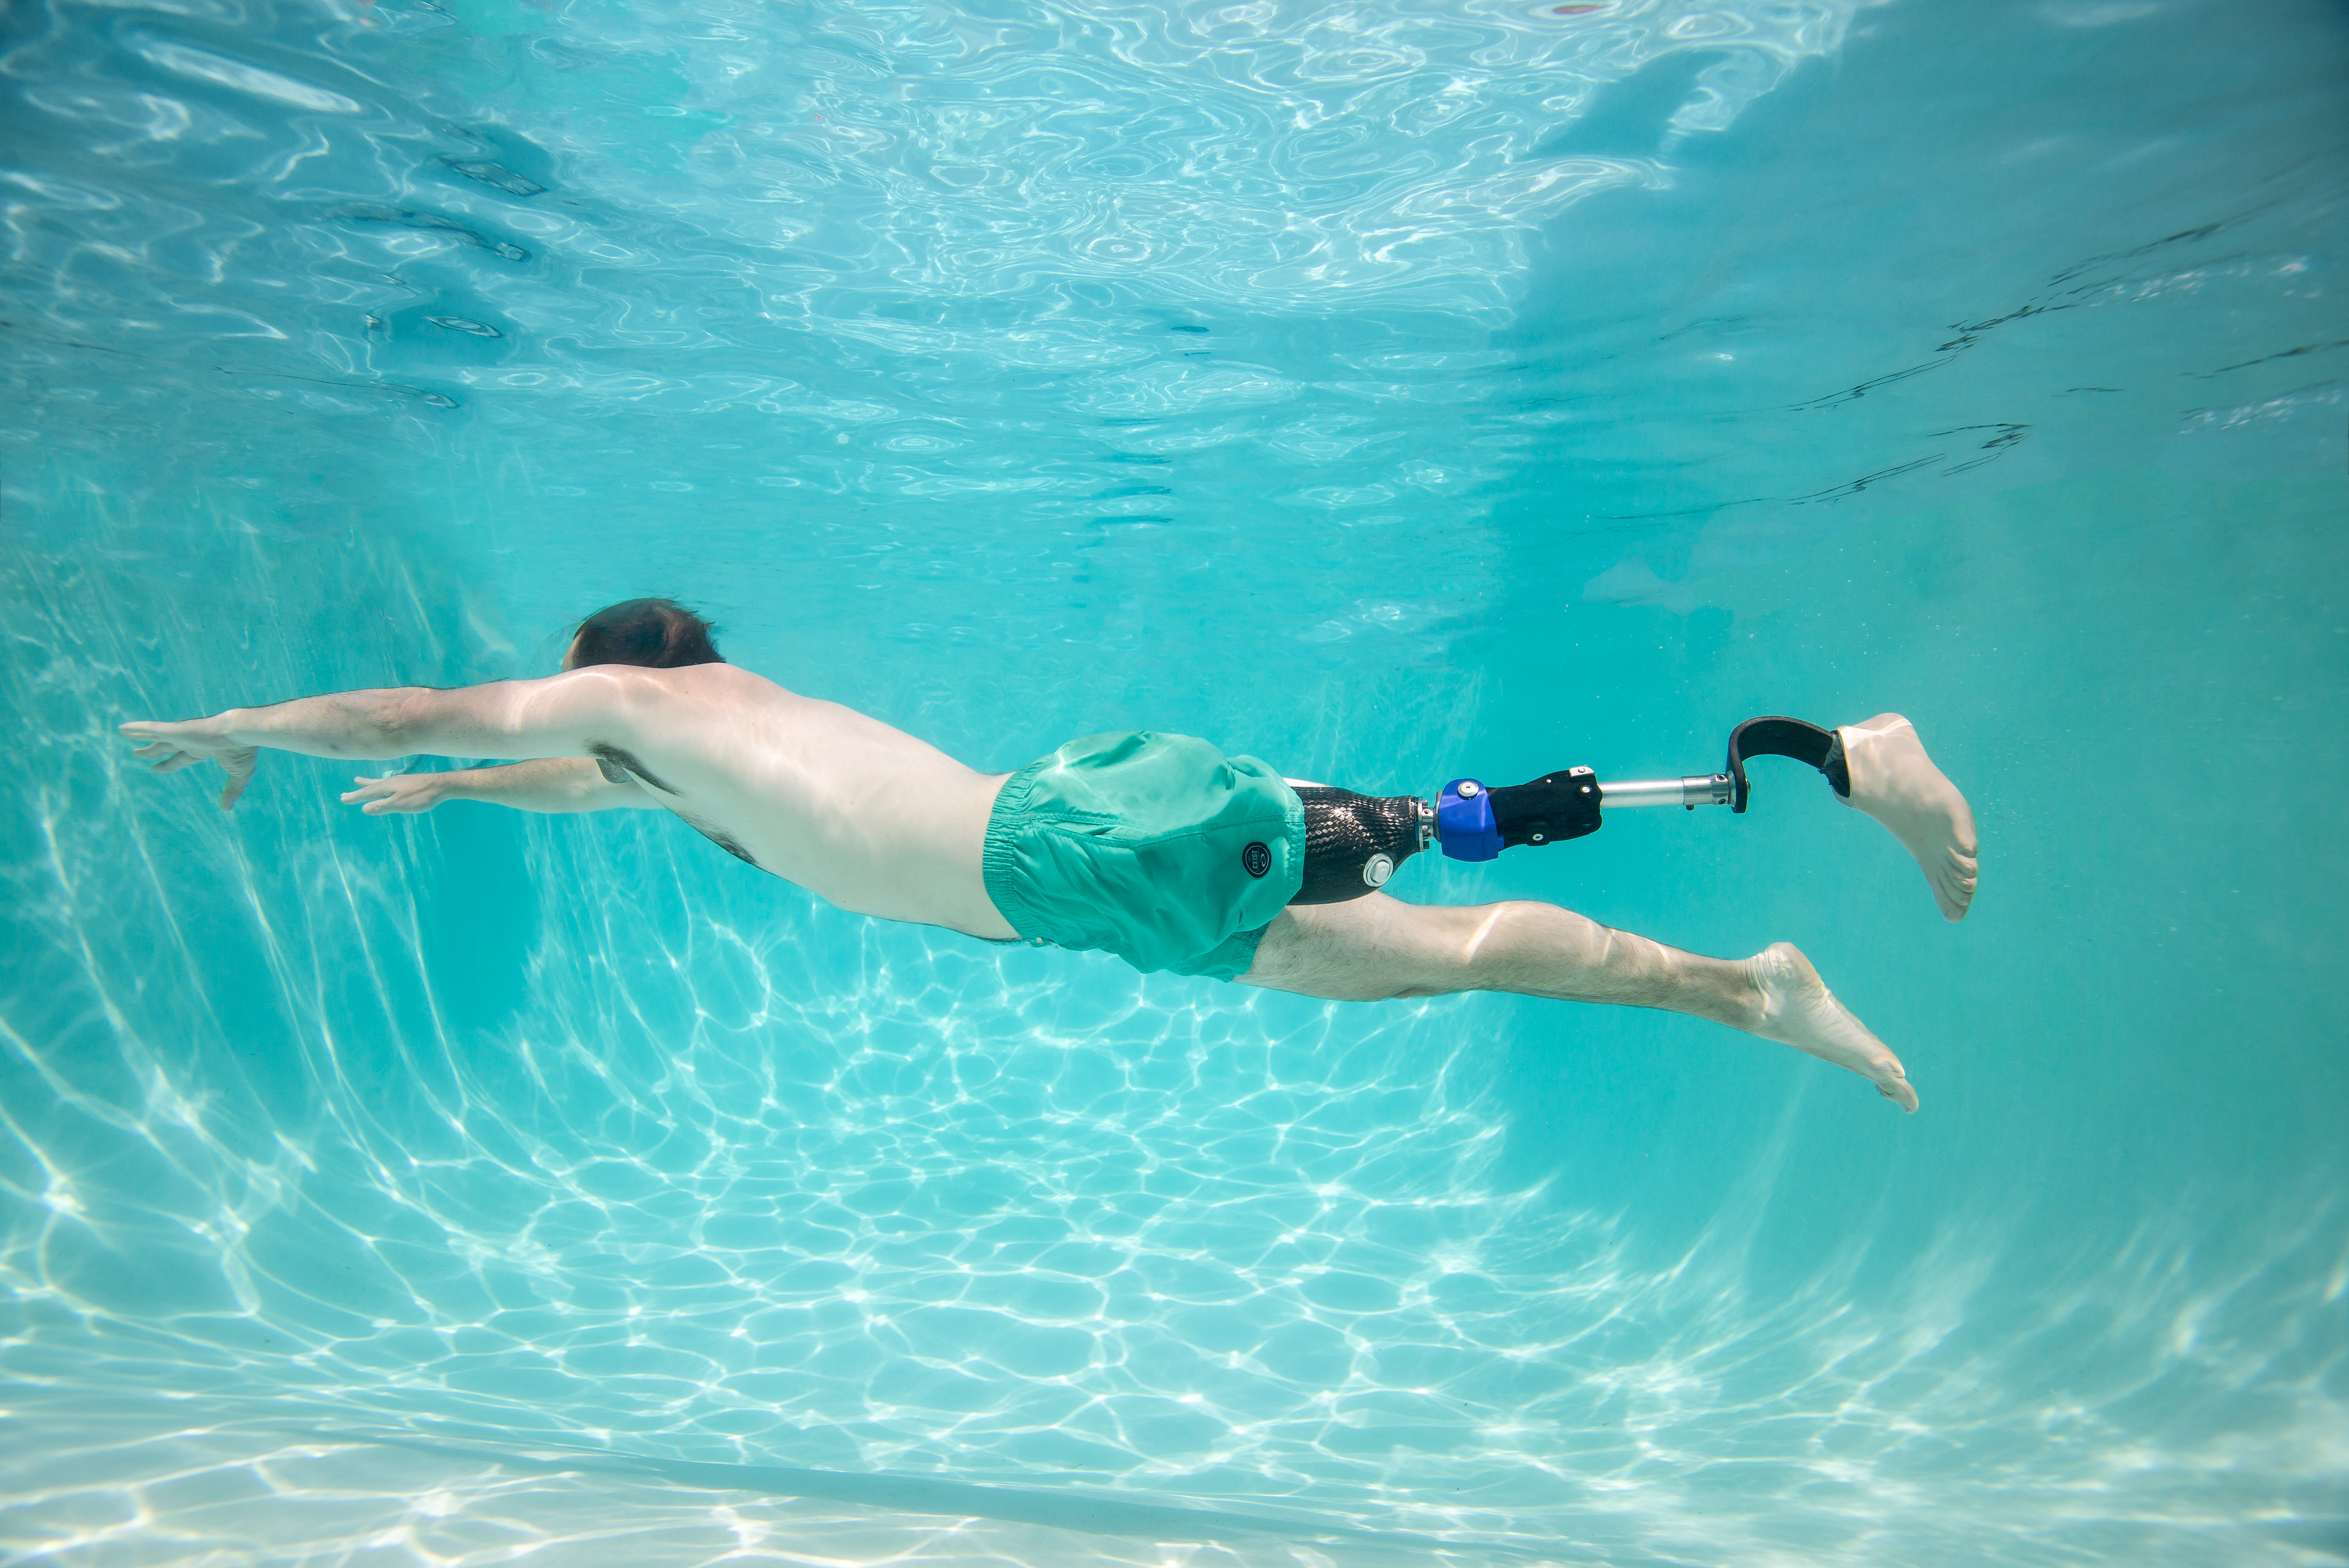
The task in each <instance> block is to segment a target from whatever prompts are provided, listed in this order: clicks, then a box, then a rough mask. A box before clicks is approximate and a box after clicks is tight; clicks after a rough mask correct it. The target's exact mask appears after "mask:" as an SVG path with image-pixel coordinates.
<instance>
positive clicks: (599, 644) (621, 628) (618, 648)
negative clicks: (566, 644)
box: [573, 599, 726, 670]
mask: <svg viewBox="0 0 2349 1568" xmlns="http://www.w3.org/2000/svg"><path fill="white" fill-rule="evenodd" d="M717 631H718V628H717V627H715V626H713V625H711V624H709V622H707V621H705V620H703V619H702V618H701V617H700V616H698V615H697V614H694V613H693V612H692V611H690V610H688V609H687V608H686V607H685V606H684V605H682V604H680V603H678V602H677V601H676V600H674V599H628V600H624V601H622V602H621V603H617V604H606V605H605V606H604V608H602V609H600V610H598V611H596V612H595V614H592V615H590V616H588V617H587V618H586V619H585V620H584V621H582V622H580V623H579V631H578V634H577V641H576V643H575V644H574V653H573V658H574V661H575V662H574V666H573V667H574V668H585V666H586V665H643V666H644V667H645V668H647V669H654V670H673V669H676V668H677V667H678V666H679V665H722V664H724V663H725V662H726V661H725V660H724V659H722V658H720V657H719V655H718V645H717V644H716V643H715V642H712V641H711V640H710V639H711V638H712V637H713V636H714V635H715V634H716V633H717Z"/></svg>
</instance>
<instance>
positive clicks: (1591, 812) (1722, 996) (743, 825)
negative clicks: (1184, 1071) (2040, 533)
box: [121, 599, 1976, 1111]
mask: <svg viewBox="0 0 2349 1568" xmlns="http://www.w3.org/2000/svg"><path fill="white" fill-rule="evenodd" d="M563 672H564V673H562V674H561V675H557V676H551V677H549V678H547V679H543V680H526V681H497V682H492V683H491V684H489V685H486V686H462V687H459V688H456V689H453V690H448V691H440V690H434V689H431V688H429V687H422V686H402V687H394V688H388V689H383V690H375V691H357V692H343V693H339V694H336V695H333V696H313V697H300V698H297V699H295V700H294V701H292V702H283V703H278V704H276V705H275V706H274V707H259V708H231V709H229V710H228V711H226V712H224V713H221V714H217V715H215V716H213V717H210V718H199V719H190V720H186V721H183V722H180V723H162V722H157V721H151V720H141V721H138V722H135V723H130V724H125V725H123V726H122V727H121V728H122V733H123V734H125V735H127V736H129V738H132V739H133V740H138V741H142V742H145V743H146V744H144V745H142V746H141V747H140V748H139V749H138V750H137V751H136V752H135V753H134V755H136V756H138V757H140V758H147V759H150V760H151V761H152V762H153V764H154V771H156V772H158V773H169V772H172V771H175V770H176V769H181V768H186V767H189V766H191V765H192V764H194V763H197V762H201V761H202V760H204V759H205V758H212V760H215V761H217V762H219V763H220V764H221V766H222V768H223V769H225V770H226V771H227V773H228V776H229V779H228V784H227V787H226V788H225V789H222V791H221V809H222V810H228V809H229V808H231V807H233V806H234V805H235V803H236V800H237V798H238V797H239V796H241V795H242V794H243V792H244V789H245V786H246V785H247V784H249V783H250V782H251V781H252V779H253V774H254V767H255V765H256V762H257V759H258V754H259V751H260V749H261V748H274V749H276V750H281V751H294V752H300V753H303V754H305V755H306V756H311V757H329V758H370V759H381V758H398V757H409V756H413V755H417V754H419V753H423V754H430V755H437V756H443V757H517V758H528V759H529V760H525V761H520V762H513V763H509V764H506V765H504V766H502V767H496V768H479V769H465V770H462V771H459V772H449V773H412V774H393V775H389V776H388V777H385V778H380V779H370V778H366V777H361V778H360V779H357V783H358V786H359V788H357V789H354V790H352V791H350V792H349V793H347V794H346V795H344V796H343V798H342V799H344V801H345V802H347V803H350V804H357V805H359V806H361V808H362V809H363V810H366V811H367V813H368V814H370V815H378V816H379V815H384V814H388V813H392V812H414V811H429V810H431V809H432V808H433V807H434V806H435V805H437V804H438V803H439V802H440V801H442V800H449V799H467V800H487V801H492V802H495V803H497V804H499V805H503V806H511V807H514V808H516V809H518V810H525V811H602V810H613V809H616V808H623V807H625V808H630V809H634V810H667V811H669V812H671V813H673V814H674V815H676V816H678V817H680V818H683V819H684V820H685V821H686V822H687V823H688V825H690V826H691V827H692V828H694V829H695V830H697V831H698V832H700V833H702V834H703V835H705V836H706V837H708V838H709V839H711V840H713V841H716V842H717V843H718V844H719V846H720V847H722V848H724V849H725V850H727V851H729V852H730V853H732V854H734V855H736V856H739V857H740V858H741V859H742V860H745V861H750V863H751V864H752V865H754V866H757V867H759V868H761V870H763V871H768V872H773V873H774V874H775V875H777V876H780V877H782V878H785V879H786V880H788V881H790V882H796V883H798V884H799V885H800V886H801V887H803V888H805V889H807V890H808V891H809V892H812V893H814V894H815V895H816V896H817V897H819V898H822V899H824V900H826V901H828V902H829V903H833V904H836V905H838V906H839V907H840V908H842V909H845V910H849V911H852V912H854V913H860V914H869V915H874V916H876V917H878V918H880V919H884V920H902V921H909V922H913V923H917V924H923V925H942V926H945V927H947V928H948V929H950V930H954V931H959V932H963V933H966V934H968V935H971V936H977V937H981V938H984V939H986V940H988V941H993V942H1011V941H1021V940H1024V941H1027V942H1029V943H1031V944H1037V945H1045V944H1050V945H1054V946H1061V947H1070V948H1097V949H1101V950H1103V951H1107V952H1110V953H1114V954H1118V955H1119V956H1120V957H1122V958H1124V959H1125V960H1126V961H1127V962H1128V963H1130V964H1132V965H1133V966H1134V967H1135V968H1136V969H1139V970H1143V971H1144V972H1148V971H1151V970H1157V969H1167V970H1172V971H1174V973H1176V974H1181V975H1208V976H1213V977H1214V978H1216V979H1222V980H1237V981H1239V982H1241V983H1242V984H1243V985H1260V986H1266V987H1269V988H1271V989H1274V990H1280V991H1293V992H1297V993H1299V994H1300V995H1308V996H1319V997H1323V998H1327V999H1330V1000H1333V1001H1348V1002H1368V1001H1380V1000H1384V999H1387V998H1390V997H1399V996H1433V995H1443V994H1444V993H1447V992H1454V991H1508V992H1516V993H1518V994H1521V995H1533V996H1549V997H1556V998H1558V999H1560V1000H1566V1001H1576V1002H1608V1003H1616V1004H1619V1005H1622V1006H1637V1007H1658V1008H1663V1009H1665V1010H1668V1011H1671V1012H1676V1013H1689V1014H1693V1015H1695V1016H1698V1017H1701V1018H1710V1019H1712V1020H1713V1021H1714V1022H1715V1023H1719V1024H1726V1025H1728V1026H1730V1027H1731V1028H1733V1029H1742V1030H1744V1032H1745V1033H1747V1034H1750V1035H1754V1036H1758V1037H1761V1038H1763V1039H1765V1040H1771V1041H1775V1042H1776V1043H1778V1044H1780V1045H1785V1046H1792V1047H1795V1049H1797V1050H1800V1051H1806V1052H1807V1053H1809V1054H1810V1055H1812V1056H1815V1057H1819V1058H1820V1059H1821V1060H1824V1061H1828V1062H1833V1063H1834V1064H1836V1065H1837V1067H1842V1068H1849V1069H1850V1070H1851V1071H1853V1072H1856V1073H1857V1074H1859V1075H1860V1076H1861V1077H1862V1078H1867V1079H1868V1081H1869V1082H1871V1083H1873V1084H1874V1085H1876V1088H1877V1090H1878V1092H1879V1093H1880V1094H1882V1095H1884V1096H1885V1098H1887V1099H1891V1100H1893V1101H1895V1102H1896V1103H1898V1104H1899V1106H1900V1108H1901V1109H1903V1110H1909V1111H1913V1110H1915V1109H1917V1095H1916V1091H1915V1090H1914V1089H1913V1088H1910V1087H1909V1078H1908V1074H1907V1073H1906V1072H1905V1071H1904V1070H1903V1068H1901V1065H1900V1062H1899V1058H1898V1057H1895V1056H1894V1055H1893V1054H1892V1052H1891V1051H1890V1050H1889V1049H1887V1048H1886V1047H1885V1046H1884V1043H1883V1042H1882V1041H1880V1040H1878V1038H1877V1037H1875V1036H1874V1035H1872V1034H1870V1033H1869V1032H1868V1029H1867V1028H1866V1026H1863V1025H1862V1024H1861V1023H1860V1022H1859V1020H1858V1019H1857V1018H1855V1017H1854V1016H1852V1015H1851V1014H1850V1013H1849V1012H1848V1011H1847V1010H1846V1009H1845V1008H1844V1006H1843V1005H1842V1004H1841V1003H1839V1002H1837V1000H1836V999H1835V996H1834V995H1833V994H1832V993H1831V992H1829V991H1828V989H1827V987H1826V984H1825V982H1823V981H1822V980H1820V978H1819V976H1818V972H1817V971H1816V970H1815V969H1814V968H1812V966H1811V963H1810V960H1808V959H1807V958H1805V957H1804V956H1803V954H1801V953H1800V952H1798V951H1796V949H1795V947H1794V945H1793V944H1790V943H1785V942H1780V943H1774V944H1771V945H1770V946H1769V947H1767V948H1764V950H1763V951H1762V952H1761V953H1759V954H1755V955H1754V957H1752V958H1746V959H1734V960H1733V959H1721V958H1705V957H1702V956H1699V955H1698V954H1692V953H1683V952H1682V951H1680V950H1679V949H1677V948H1672V947H1666V946H1664V945H1662V944H1660V943H1656V942H1651V941H1650V940H1649V939H1648V938H1646V937H1644V936H1637V935H1633V934H1630V933H1629V932H1622V931H1612V930H1609V929H1608V928H1607V927H1606V926H1603V925H1600V924H1599V923H1597V922H1595V921H1591V920H1588V919H1585V918H1584V917H1583V916H1581V915H1578V914H1576V913H1573V912H1571V911H1569V910H1565V909H1561V908H1558V907H1557V906H1556V905H1554V904H1547V903H1532V902H1528V901H1513V902H1509V903H1494V904H1485V905H1480V906H1475V907H1449V906H1434V905H1425V904H1411V903H1402V902H1401V901H1400V900H1397V899H1393V898H1390V897H1388V896H1387V895H1386V894H1385V893H1383V892H1380V891H1378V889H1379V887H1380V885H1381V884H1382V883H1383V882H1385V881H1386V880H1387V878H1388V877H1389V876H1390V875H1392V872H1393V870H1394V867H1395V866H1396V865H1397V864H1398V863H1399V862H1400V861H1402V860H1403V859H1404V858H1406V857H1407V856H1409V855H1411V854H1413V853H1414V852H1416V851H1418V850H1419V849H1421V848H1423V847H1425V846H1426V845H1428V844H1429V843H1431V842H1439V841H1440V842H1441V843H1442V845H1443V847H1444V851H1445V852H1446V853H1447V854H1452V855H1454V856H1456V857H1457V858H1463V859H1472V860H1483V859H1491V858H1492V857H1493V856H1494V855H1496V854H1498V853H1499V852H1500V851H1501V850H1502V849H1503V848H1504V847H1515V846H1516V845H1519V844H1544V843H1548V842H1552V841H1556V840H1557V839H1562V838H1571V837H1576V836H1578V835H1579V834H1581V833H1585V832H1588V831H1591V830H1594V829H1595V828H1597V826H1598V825H1599V801H1600V799H1602V794H1603V792H1604V791H1605V790H1606V789H1607V787H1605V786H1602V785H1600V784H1599V781H1598V780H1596V779H1593V778H1591V777H1590V776H1589V773H1588V769H1575V770H1573V771H1572V772H1571V773H1561V774H1552V775H1549V776H1547V778H1544V779H1537V780H1536V781H1535V782H1533V783H1531V784H1526V785H1519V786H1516V787H1513V788H1495V789H1485V787H1484V786H1483V785H1482V784H1481V783H1479V782H1478V781H1476V780H1473V779H1462V780H1454V783H1453V784H1451V785H1447V786H1446V787H1445V789H1444V792H1443V794H1442V795H1441V797H1439V800H1438V802H1437V804H1436V805H1435V806H1433V807H1431V806H1429V805H1428V804H1427V803H1426V802H1424V801H1421V800H1418V799H1413V798H1412V797H1408V796H1396V797H1387V798H1375V797H1369V796H1362V795H1357V794H1354V793H1353V792H1351V791H1350V790H1343V789H1330V788H1328V787H1326V786H1321V785H1313V784H1306V783H1303V782H1301V781H1291V780H1285V779H1282V778H1281V777H1280V776H1279V775H1278V773H1276V772H1275V771H1274V770H1273V769H1270V768H1268V767H1267V766H1266V765H1265V764H1263V763H1261V762H1259V761H1257V760H1256V759H1255V758H1248V757H1230V758H1227V757H1225V756H1224V755H1223V754H1222V753H1221V752H1219V751H1217V750H1216V748H1214V747H1213V746H1210V745H1209V744H1207V743H1206V741H1202V740H1195V739H1192V738H1187V737H1184V736H1174V735H1159V734H1154V733H1149V732H1143V733H1140V734H1116V735H1096V736H1090V737H1087V738H1083V739H1081V740H1073V741H1071V742H1070V743H1069V744H1068V745H1066V746H1063V747H1061V748H1060V749H1059V750H1057V751H1055V752H1053V753H1052V754H1051V755H1050V756H1048V757H1045V758H1041V759H1040V760H1038V761H1036V762H1033V763H1030V765H1029V766H1027V767H1026V768H1023V769H1019V771H1018V772H1016V773H1011V774H983V773H979V772H977V771H974V770H973V769H969V768H966V767H964V766H963V765H962V764H961V763H959V762H957V761H956V760H955V759H954V758H950V757H948V756H947V755H946V754H945V753H944V752H942V751H939V750H938V749H936V748H935V747H932V746H929V745H927V744H926V743H924V742H922V741H919V740H916V739H915V738H913V737H911V736H909V735H905V734H901V733H900V732H898V731H896V730H895V729H892V728H890V727H888V726H887V725H885V724H882V723H880V722H879V721H877V720H874V719H871V718H868V717H865V716H864V715H863V714H861V713H857V712H855V711H854V710H852V709H850V708H846V707H841V706H840V705H839V704H837V703H830V702H819V701H816V700H814V699H813V698H810V697H804V696H797V695H795V694H793V693H792V692H789V691H786V690H784V689H783V688H782V687H781V686H777V685H775V684H774V683H773V682H772V681H770V680H767V679H765V678H763V677H761V676H755V675H752V674H750V672H749V671H747V670H743V669H739V668H737V667H735V666H734V665H729V664H727V663H726V662H725V661H724V660H723V659H721V658H720V657H719V654H718V650H717V647H716V645H714V644H713V642H712V641H711V628H710V627H709V624H707V623H706V622H704V621H703V620H701V618H700V617H699V616H698V615H695V614H693V613H692V612H691V611H688V610H686V609H685V608H683V607H682V606H680V605H678V604H676V603H672V602H671V601H668V600H665V599H636V600H630V601H628V602H626V603H620V604H615V605H612V606H610V607H608V608H606V609H604V610H599V611H597V612H596V613H595V614H593V615H590V616H588V617H587V619H586V620H585V621H584V622H582V623H581V624H580V625H579V628H578V631H577V633H576V634H575V635H574V637H573V639H572V643H571V646H570V648H569V650H568V652H566V653H565V655H564V660H563ZM1748 732H1751V736H1750V741H1751V744H1749V746H1748V749H1747V753H1746V754H1747V755H1759V754H1763V753H1772V754H1776V755H1785V756H1791V757H1796V758H1800V759H1802V760H1805V761H1807V762H1809V763H1811V764H1812V765H1813V766H1815V767H1817V768H1818V769H1820V771H1821V772H1823V773H1825V774H1826V776H1827V778H1828V779H1829V781H1830V782H1831V783H1832V784H1833V785H1834V786H1835V788H1836V789H1837V794H1838V795H1839V796H1841V797H1842V798H1843V799H1845V800H1846V801H1847V803H1848V804H1850V805H1852V806H1855V807H1857V808H1858V809H1859V810H1862V811H1864V812H1866V813H1867V814H1868V815H1869V816H1871V817H1874V818H1876V819H1877V820H1878V821H1880V822H1882V823H1883V824H1884V825H1885V826H1886V827H1888V828H1889V829H1890V830H1892V832H1893V834H1894V835H1895V836H1896V837H1898V838H1899V840H1900V841H1901V843H1902V844H1903V845H1905V846H1906V847H1907V848H1908V849H1909V852H1910V853H1911V854H1912V855H1914V856H1915V857H1916V859H1917V861H1918V863H1919V864H1920V866H1921V867H1923V869H1924V871H1925V874H1926V878H1927V881H1928V882H1930V884H1931V886H1932V889H1933V893H1934V897H1935V900H1936V902H1937V903H1939V904H1940V909H1941V913H1943V914H1944V915H1946V916H1947V917H1948V918H1949V919H1951V920H1953V921H1954V920H1960V919H1962V918H1964V915H1965V913H1966V909H1967V906H1968V905H1969V904H1970V903H1971V902H1972V899H1973V893H1974V883H1975V867H1976V861H1975V855H1976V840H1975V833H1974V821H1973V813H1972V812H1971V810H1970V809H1969V808H1968V807H1967V805H1966V802H1965V798H1964V797H1963V796H1962V795H1961V794H1960V793H1959V792H1958V790H1957V789H1956V787H1955V786H1954V785H1952V784H1951V782H1950V781H1949V779H1946V778H1944V777H1943V776H1942V774H1941V771H1940V769H1938V768H1936V767H1934V765H1933V763H1932V761H1931V759H1930V758H1928V757H1927V756H1926V754H1925V748H1924V747H1923V745H1922V744H1921V743H1920V741H1919V740H1918V738H1917V734H1916V731H1915V730H1914V729H1913V728H1912V727H1910V726H1909V721H1908V720H1907V719H1905V718H1902V717H1899V715H1897V714H1884V715H1880V716H1878V717H1876V718H1873V719H1870V720H1868V722H1867V723H1865V724H1859V725H1847V726H1845V727H1841V728H1839V729H1837V730H1835V731H1832V732H1830V731H1827V730H1824V729H1819V728H1817V727H1815V726H1811V725H1806V724H1802V723H1800V722H1799V721H1796V720H1791V719H1775V718H1774V719H1757V720H1754V721H1752V722H1750V723H1749V724H1747V725H1744V726H1741V727H1740V729H1739V735H1740V736H1747V735H1748ZM1738 745H1739V741H1738V739H1737V738H1733V739H1732V741H1731V767H1732V769H1733V772H1734V773H1735V776H1736V791H1737V793H1736V802H1737V805H1738V808H1739V809H1740V810H1743V809H1744V769H1743V764H1742V761H1741V760H1740V758H1739V755H1738ZM1729 779H1730V776H1729V775H1726V774H1723V775H1716V776H1714V779H1713V783H1714V784H1715V785H1717V787H1718V789H1719V790H1720V793H1719V794H1718V795H1717V796H1715V797H1714V799H1720V800H1723V801H1726V800H1727V799H1729V794H1728V790H1729V788H1730V785H1729ZM1682 782H1686V783H1688V784H1689V785H1691V786H1692V788H1693V787H1698V786H1702V785H1703V784H1705V783H1706V781H1705V780H1702V779H1691V780H1685V781H1682ZM1627 798H1628V797H1627ZM1675 803H1677V800H1676V802H1675Z"/></svg>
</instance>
